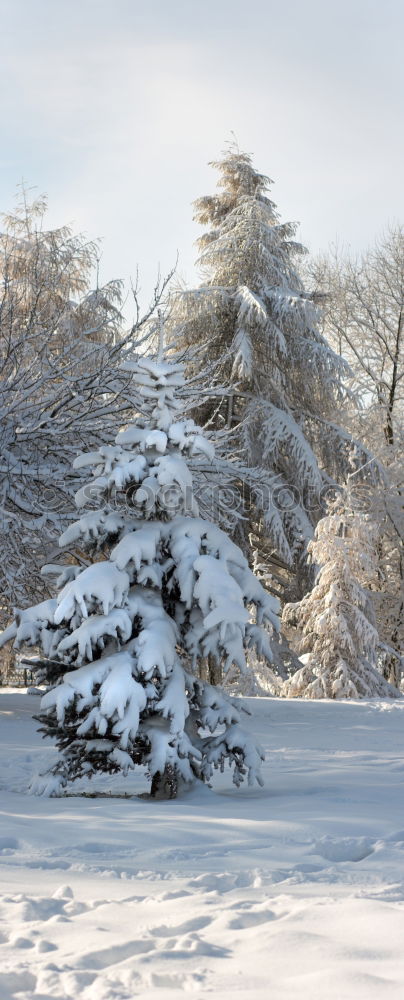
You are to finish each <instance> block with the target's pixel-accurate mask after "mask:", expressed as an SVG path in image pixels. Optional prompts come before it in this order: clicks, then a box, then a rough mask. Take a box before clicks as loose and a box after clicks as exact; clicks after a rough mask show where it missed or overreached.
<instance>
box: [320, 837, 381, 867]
mask: <svg viewBox="0 0 404 1000" xmlns="http://www.w3.org/2000/svg"><path fill="white" fill-rule="evenodd" d="M374 850H375V848H374V841H372V840H369V837H340V838H333V837H322V839H321V840H318V841H317V842H316V843H315V844H314V847H313V848H312V850H311V851H309V852H308V853H309V854H319V855H320V858H325V860H326V861H336V862H343V861H354V862H358V861H363V860H364V858H368V857H369V855H370V854H373V853H374Z"/></svg>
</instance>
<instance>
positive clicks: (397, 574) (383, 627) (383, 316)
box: [308, 224, 404, 652]
mask: <svg viewBox="0 0 404 1000" xmlns="http://www.w3.org/2000/svg"><path fill="white" fill-rule="evenodd" d="M308 271H309V274H310V280H311V281H312V283H313V285H314V287H315V288H316V289H317V290H318V291H319V292H320V293H321V294H323V295H324V309H323V331H324V333H325V336H326V337H327V339H328V340H329V342H330V343H331V345H332V346H333V347H334V349H335V350H336V351H338V353H340V354H343V355H344V356H345V357H346V358H347V360H348V361H349V365H350V369H351V379H352V385H353V388H354V390H355V399H356V400H358V401H359V404H360V405H359V406H350V407H349V408H348V409H346V410H345V411H344V414H343V419H344V421H345V426H346V428H347V430H349V431H350V432H351V433H352V434H354V435H356V436H360V438H361V440H363V441H364V442H365V444H366V445H367V447H369V448H371V449H372V452H373V454H374V455H376V457H377V458H378V460H379V461H380V462H381V463H382V464H383V469H384V475H383V480H382V482H381V488H379V489H376V490H375V491H374V495H373V497H372V502H371V508H372V511H373V513H374V517H375V518H376V520H377V523H378V525H379V543H378V555H379V576H380V588H379V594H378V595H377V594H376V593H375V595H374V600H375V605H376V608H377V623H378V628H379V631H380V635H381V637H382V638H383V640H384V641H385V642H386V643H387V644H388V645H389V646H392V647H393V648H395V649H396V650H398V651H400V650H401V651H402V652H403V651H404V596H403V588H404V546H403V542H404V503H403V490H404V483H403V463H402V456H403V449H404V350H403V345H404V228H403V226H402V225H399V224H396V225H393V226H390V227H388V228H387V229H386V231H385V233H384V234H383V235H382V236H381V237H380V238H378V239H377V240H376V241H375V244H374V246H372V247H370V248H369V249H368V250H367V251H366V252H365V253H363V254H362V255H361V256H359V257H354V256H352V255H351V254H350V253H348V252H347V251H345V250H344V249H343V248H339V247H334V248H333V249H332V250H330V252H329V253H328V254H326V255H323V256H322V257H321V258H318V259H315V260H313V261H311V262H310V264H309V268H308Z"/></svg>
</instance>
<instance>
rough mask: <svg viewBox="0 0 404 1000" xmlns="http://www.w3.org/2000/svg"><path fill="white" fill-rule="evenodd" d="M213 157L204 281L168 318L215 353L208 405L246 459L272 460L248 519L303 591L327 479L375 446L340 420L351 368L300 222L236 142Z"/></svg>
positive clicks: (203, 216)
mask: <svg viewBox="0 0 404 1000" xmlns="http://www.w3.org/2000/svg"><path fill="white" fill-rule="evenodd" d="M212 165H213V166H214V167H215V168H217V170H218V171H219V175H220V177H219V188H220V189H221V190H220V191H219V192H218V193H217V194H215V195H213V196H208V197H204V198H200V199H199V200H198V201H196V202H195V218H196V220H197V221H198V222H200V223H201V224H202V225H204V226H206V227H208V229H207V232H206V233H205V234H204V235H203V236H202V237H201V239H200V240H199V241H198V242H199V246H200V250H201V254H200V258H199V261H198V263H199V265H200V267H201V270H202V274H203V276H204V282H203V284H202V285H201V286H200V287H198V288H196V289H191V290H187V289H180V290H179V291H178V292H177V294H176V295H175V296H174V300H173V307H172V319H171V322H172V325H173V329H174V330H175V338H176V340H177V342H178V337H179V338H180V343H182V344H183V345H184V346H185V347H190V348H196V349H197V351H196V361H195V364H198V365H200V364H203V363H204V362H205V360H206V358H209V359H212V358H216V359H218V363H219V369H220V371H221V373H222V381H223V383H224V384H225V385H226V387H227V392H226V394H225V395H223V397H222V400H221V401H220V399H219V401H218V399H216V400H213V402H211V403H210V404H209V405H208V407H206V410H205V412H206V413H207V415H208V416H209V417H210V418H211V419H212V421H214V423H215V425H216V426H218V425H220V422H221V425H222V426H228V427H232V426H235V425H237V427H238V445H239V449H240V454H242V455H243V458H244V461H245V463H246V464H248V465H249V466H251V467H256V468H261V469H263V470H265V489H264V490H262V491H261V493H260V491H259V490H257V491H255V493H254V492H250V493H249V495H248V497H247V502H246V511H247V512H248V514H249V517H250V525H249V530H251V529H252V531H253V536H254V539H255V547H256V548H257V549H258V551H259V553H260V555H261V557H262V556H263V555H264V557H265V558H264V561H265V559H266V561H267V559H268V556H269V554H270V553H271V552H272V553H275V554H276V555H277V556H278V558H280V559H281V561H282V563H283V564H285V565H286V566H288V567H290V568H293V572H294V582H293V581H292V579H291V577H289V583H292V593H293V586H294V584H295V583H296V582H297V591H298V592H299V591H300V594H301V585H302V580H299V569H300V570H301V569H302V566H304V562H305V546H306V544H307V542H308V540H309V538H310V537H311V536H312V533H313V525H314V524H315V523H316V521H317V520H318V518H319V517H320V515H321V513H322V512H323V510H324V508H323V504H322V493H323V490H324V486H326V484H328V483H329V482H330V478H331V479H332V480H333V481H334V480H335V481H337V482H339V481H341V478H345V476H346V473H347V471H348V470H347V460H348V455H349V456H350V460H352V456H353V452H355V457H354V461H355V463H356V465H361V464H363V463H364V462H366V461H367V460H368V457H369V456H366V457H364V455H363V451H362V449H361V447H360V445H357V444H355V445H354V446H353V442H352V438H351V436H350V435H349V434H348V433H347V432H345V431H343V430H341V428H340V427H339V426H338V409H339V407H340V405H341V401H342V400H343V398H344V396H345V390H344V375H345V374H346V367H345V364H344V362H343V361H342V360H341V358H339V357H338V356H337V355H336V354H335V353H334V352H333V350H332V349H331V348H330V347H329V345H328V344H327V342H326V341H325V339H324V337H323V336H322V334H321V333H320V330H319V322H318V321H319V313H318V307H317V305H316V302H315V301H314V298H313V296H312V295H311V294H310V293H308V292H307V291H306V290H305V288H304V286H303V283H302V281H301V279H300V278H299V274H298V271H297V268H296V260H297V259H298V258H299V257H300V255H301V254H302V253H304V252H305V250H304V248H303V247H302V246H301V245H300V244H299V243H296V242H295V240H294V236H295V232H296V225H295V224H293V223H283V222H280V219H279V216H278V214H277V210H276V206H275V204H274V203H273V201H271V199H270V198H269V197H268V189H269V187H270V184H271V181H270V180H269V178H268V177H266V176H264V175H263V174H260V173H258V172H257V171H256V170H255V169H254V167H253V165H252V161H251V158H250V156H248V155H246V154H245V153H241V152H239V150H238V149H237V148H231V149H230V151H229V152H228V153H227V154H226V155H225V156H224V158H223V159H222V160H221V161H220V162H218V163H214V164H212ZM191 353H192V352H191ZM246 535H248V531H247V532H246ZM247 544H248V543H247ZM296 574H297V575H296ZM303 580H304V573H303ZM306 583H307V580H306ZM300 594H299V596H300Z"/></svg>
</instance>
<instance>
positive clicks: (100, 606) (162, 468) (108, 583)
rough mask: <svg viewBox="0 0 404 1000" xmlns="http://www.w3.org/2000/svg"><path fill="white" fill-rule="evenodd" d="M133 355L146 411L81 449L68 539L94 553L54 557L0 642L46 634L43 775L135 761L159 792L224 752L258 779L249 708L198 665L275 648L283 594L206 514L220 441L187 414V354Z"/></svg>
mask: <svg viewBox="0 0 404 1000" xmlns="http://www.w3.org/2000/svg"><path fill="white" fill-rule="evenodd" d="M129 365H130V363H129ZM131 369H132V378H133V381H134V383H135V385H136V387H137V392H138V393H139V394H140V395H141V396H143V400H144V407H143V412H144V416H143V417H137V418H136V419H135V421H134V422H133V423H131V424H130V425H129V426H128V427H127V429H126V430H122V431H121V432H120V433H119V434H118V436H117V438H116V441H115V444H112V445H109V446H103V447H101V448H100V449H99V450H98V451H97V452H92V453H87V454H86V453H85V454H82V455H80V456H79V457H78V458H77V459H76V461H75V467H76V469H82V468H87V467H91V468H92V469H93V477H92V479H91V480H90V481H89V483H88V484H87V485H85V486H82V487H81V488H80V489H79V491H78V493H77V495H76V504H77V506H78V507H79V509H80V517H79V519H78V520H76V521H75V522H74V523H72V524H71V525H70V526H69V527H68V528H67V530H66V531H65V532H64V534H63V535H62V537H61V540H60V542H61V545H62V547H65V546H67V547H68V548H69V549H70V550H71V547H72V546H76V548H77V549H78V550H79V551H80V553H87V554H88V555H91V557H92V560H93V561H91V562H90V563H89V564H88V565H87V566H86V567H84V568H83V565H75V566H72V565H67V566H65V567H64V568H63V567H60V566H54V567H49V568H48V569H49V571H50V572H51V573H52V572H54V573H55V574H57V580H56V587H57V591H58V593H57V597H56V598H54V599H50V600H48V601H46V602H44V603H42V604H40V605H38V606H36V607H34V608H30V609H29V610H28V611H23V612H21V613H19V615H18V616H17V619H16V621H15V622H14V624H13V625H12V626H10V628H9V629H7V630H6V632H5V633H3V637H2V640H1V641H2V642H3V643H4V642H6V641H7V640H9V639H11V638H14V639H15V645H16V647H17V648H18V647H20V646H21V645H24V644H28V645H32V646H35V647H39V648H40V650H41V654H42V660H41V663H42V666H44V665H45V666H46V667H47V669H48V671H49V672H51V671H52V670H53V672H54V674H55V676H56V677H59V679H58V681H57V683H56V684H55V685H54V686H53V687H52V688H51V689H50V690H49V691H48V692H47V693H46V694H45V696H44V697H43V699H42V703H41V714H40V716H39V718H40V721H41V724H42V728H43V731H44V733H45V734H46V735H50V736H52V737H53V738H54V739H55V740H56V743H57V746H58V747H59V750H60V756H59V759H58V761H57V763H56V765H55V766H54V767H53V768H52V771H51V773H50V774H48V775H47V776H45V777H44V778H42V779H41V781H40V785H39V786H37V790H39V791H44V790H45V792H46V793H47V794H51V795H57V794H61V793H62V792H63V790H64V788H65V787H66V783H67V782H68V781H69V780H74V779H75V778H78V777H81V776H83V775H85V776H88V777H91V775H92V774H94V773H95V772H97V771H103V772H125V773H126V772H127V771H128V770H129V769H132V768H133V767H134V766H135V765H136V764H143V765H144V766H145V767H146V770H147V773H148V775H149V776H150V778H151V781H152V794H164V793H168V794H170V795H172V796H174V795H175V794H176V791H177V787H178V785H181V784H182V783H184V782H185V783H187V782H190V781H192V780H193V778H194V777H196V778H200V779H202V780H204V781H207V780H209V779H210V777H211V775H212V770H213V768H215V767H223V764H224V762H225V761H226V760H228V762H229V763H230V764H231V765H232V766H234V774H233V780H234V781H235V783H236V784H237V785H238V784H239V783H240V782H241V781H242V780H243V778H244V775H245V774H246V773H247V775H248V781H249V782H250V783H252V782H254V781H255V779H257V780H258V781H260V780H261V779H260V771H259V769H260V763H261V757H262V752H261V750H260V749H259V747H256V746H255V744H254V742H253V741H251V739H250V738H249V737H248V736H247V735H246V733H245V732H244V731H243V730H242V728H241V727H240V725H239V722H240V712H239V709H238V708H236V706H235V705H234V704H232V703H231V702H230V701H229V700H228V699H227V698H226V697H225V696H224V694H223V693H222V692H221V691H220V690H218V689H217V688H214V687H212V686H211V685H209V684H207V683H205V682H204V681H203V680H201V678H200V665H201V662H202V661H204V660H206V659H208V658H210V659H213V660H214V661H217V662H219V661H220V662H222V663H223V664H224V669H225V670H226V669H228V668H229V667H230V666H231V665H233V664H236V665H237V666H238V668H239V669H240V670H244V669H245V650H246V648H247V647H250V648H252V649H253V650H255V651H257V652H258V653H259V654H260V655H261V656H263V657H265V658H267V659H268V660H270V659H271V647H270V634H271V632H272V629H274V628H275V629H276V628H277V616H276V611H277V602H276V600H275V599H274V598H273V597H272V596H270V595H269V594H268V593H267V592H266V591H265V589H264V588H263V587H262V586H261V584H260V583H259V581H258V580H257V579H256V577H255V576H254V574H253V573H252V571H251V570H250V569H249V567H248V563H247V561H246V559H245V557H244V556H243V554H242V552H241V551H240V549H239V548H238V547H237V546H236V545H235V544H234V543H233V542H232V541H231V540H230V539H229V538H228V536H227V535H226V534H225V533H224V532H223V531H222V530H221V529H220V528H218V527H217V526H216V525H214V524H212V523H211V522H210V521H209V520H206V519H204V518H201V517H200V516H199V511H198V507H197V503H196V500H195V497H194V491H193V479H192V474H191V471H190V465H191V463H192V465H193V467H195V465H197V463H198V460H199V461H200V462H201V464H202V466H205V465H206V462H207V461H211V460H212V458H213V447H212V443H211V441H210V440H209V439H208V438H207V437H206V436H205V435H204V434H203V433H202V432H201V430H200V429H199V428H198V427H197V426H196V425H195V423H194V421H193V420H192V419H184V418H183V417H182V414H181V404H180V402H179V399H178V397H177V390H178V389H180V388H181V385H182V383H183V371H182V366H181V365H180V364H178V363H170V362H169V361H167V360H164V359H163V358H162V357H159V358H158V359H157V360H152V359H150V358H143V359H138V361H137V362H136V363H132V365H131ZM86 505H89V506H90V509H89V510H88V511H87V512H85V511H84V510H83V512H81V511H82V508H85V507H86ZM61 674H63V676H62V677H60V675H61ZM207 734H209V735H207Z"/></svg>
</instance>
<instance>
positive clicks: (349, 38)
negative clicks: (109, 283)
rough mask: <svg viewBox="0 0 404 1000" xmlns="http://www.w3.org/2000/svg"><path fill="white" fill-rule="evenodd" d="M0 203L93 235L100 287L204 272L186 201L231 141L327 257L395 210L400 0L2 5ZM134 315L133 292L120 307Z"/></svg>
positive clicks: (403, 146) (360, 244)
mask: <svg viewBox="0 0 404 1000" xmlns="http://www.w3.org/2000/svg"><path fill="white" fill-rule="evenodd" d="M0 17H1V20H0V24H1V48H2V58H1V64H0V95H1V96H0V110H1V145H0V195H1V198H0V210H1V211H4V212H6V211H10V210H12V208H13V204H14V199H15V195H16V189H17V185H18V183H19V182H21V180H22V179H23V180H24V182H25V184H26V185H27V186H28V187H33V188H36V189H37V193H46V194H47V196H48V199H49V214H48V225H49V226H56V225H61V224H70V225H71V226H72V227H73V229H74V231H75V232H83V233H85V234H86V236H88V238H89V239H93V238H100V239H101V241H102V243H101V247H102V251H101V252H102V256H101V264H100V275H101V280H109V279H112V278H118V277H120V278H123V279H125V281H127V282H129V279H130V278H131V277H132V279H133V278H134V276H135V274H136V271H137V269H139V274H140V289H141V291H140V299H141V305H143V306H144V307H146V305H147V301H148V298H149V297H150V294H151V291H152V288H153V285H154V282H155V279H156V277H157V274H158V271H159V270H160V272H161V274H162V275H165V274H166V273H167V271H168V270H169V269H170V268H171V267H172V266H173V265H174V264H175V261H176V257H177V254H178V259H179V263H178V272H179V274H180V276H181V277H182V278H183V279H184V280H185V281H187V282H188V283H195V282H197V281H198V276H197V272H196V270H195V266H194V265H195V259H196V255H197V254H196V249H195V246H194V242H195V239H196V238H197V236H198V235H199V229H198V226H197V225H196V224H195V223H194V222H193V220H192V201H193V200H194V199H195V198H198V197H200V196H202V195H204V194H209V193H212V192H213V191H214V188H215V184H216V174H215V171H214V170H212V168H211V167H209V166H208V163H209V161H211V160H216V159H218V158H220V155H221V152H222V151H223V150H224V149H225V147H226V145H227V144H228V143H229V142H230V141H231V140H232V138H233V136H235V137H236V140H237V142H238V145H239V147H240V149H242V150H243V151H246V152H248V153H250V154H251V155H252V156H253V162H254V165H255V166H256V168H257V169H258V170H259V171H260V172H262V173H265V174H268V175H269V176H270V177H271V178H272V179H273V181H274V185H273V188H272V191H271V197H272V198H273V200H274V201H275V203H276V204H277V206H278V211H279V213H280V216H281V218H282V220H284V221H286V220H288V221H297V222H299V223H300V226H299V230H298V236H299V238H300V240H301V241H302V242H303V243H304V244H305V245H306V246H307V247H308V248H309V249H310V251H311V252H313V253H317V252H319V251H320V250H326V249H327V247H328V246H329V244H330V243H332V242H334V241H335V240H338V241H339V242H340V243H343V244H346V245H349V246H351V248H352V249H353V250H354V251H355V252H360V251H362V250H364V249H366V247H367V246H369V245H370V244H371V243H372V242H373V240H374V239H375V237H376V235H377V234H378V233H380V231H381V230H382V229H383V228H384V227H385V226H386V225H387V224H389V223H394V222H395V221H398V220H400V219H401V220H402V218H403V214H404V213H403V208H404V205H403V200H404V196H403V183H402V174H403V169H402V168H403V154H404V130H403V97H404V61H403V59H402V39H403V37H404V4H403V3H402V0H383V2H377V3H376V2H375V0H249V2H247V0H199V2H194V0H0ZM131 308H132V306H131V300H129V302H128V304H127V309H128V310H129V311H130V310H131Z"/></svg>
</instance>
